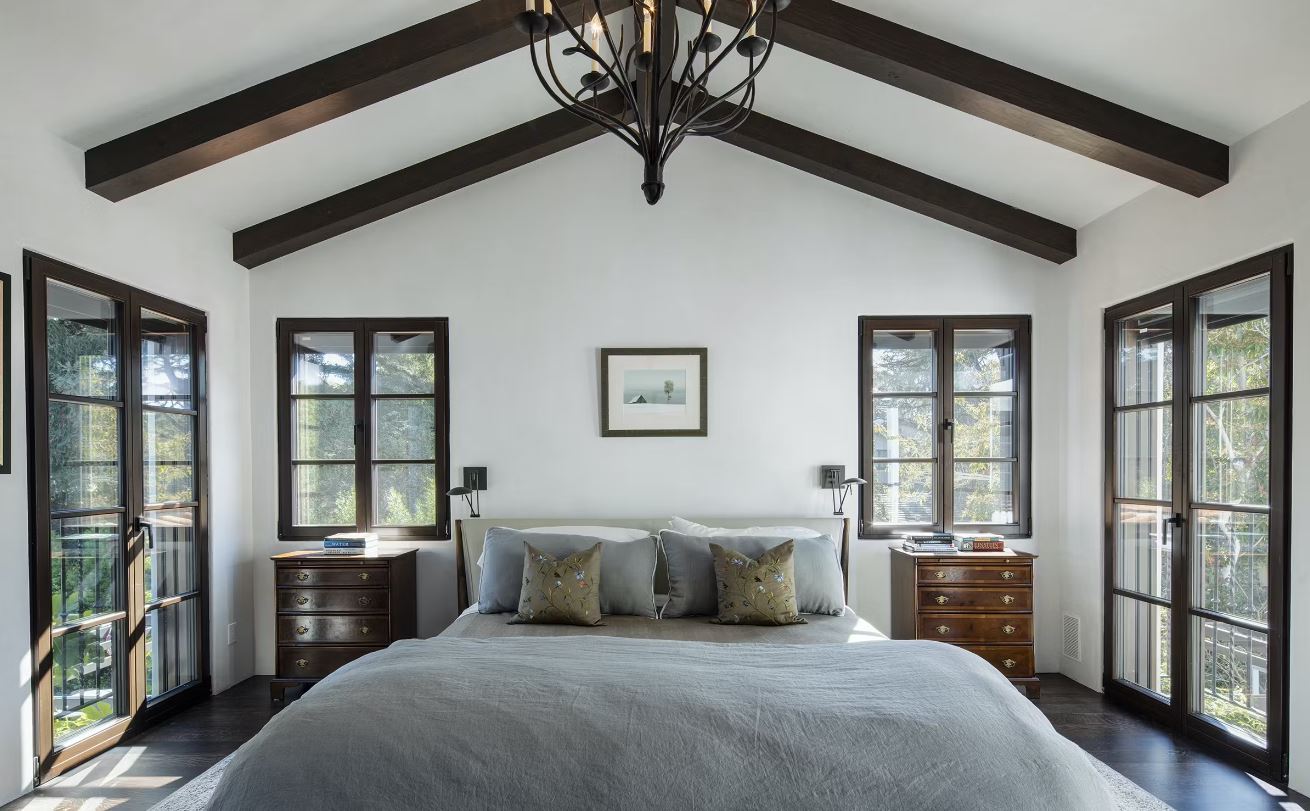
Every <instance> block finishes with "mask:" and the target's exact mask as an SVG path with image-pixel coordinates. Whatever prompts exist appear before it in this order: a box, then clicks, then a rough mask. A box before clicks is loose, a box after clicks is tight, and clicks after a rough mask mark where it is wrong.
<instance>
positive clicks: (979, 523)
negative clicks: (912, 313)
mask: <svg viewBox="0 0 1310 811" xmlns="http://www.w3.org/2000/svg"><path fill="white" fill-rule="evenodd" d="M1031 335H1032V322H1031V319H1030V318H1029V317H1028V316H987V317H982V316H968V317H913V318H907V317H900V316H895V317H891V316H888V317H883V316H865V317H862V318H861V319H860V437H861V439H860V478H862V479H864V480H865V481H866V482H867V484H866V485H865V486H864V488H863V494H862V502H861V504H862V509H861V515H860V535H861V537H865V538H878V537H890V536H895V535H897V534H899V533H901V532H907V531H914V530H938V531H973V532H989V533H995V534H998V535H1005V536H1007V537H1025V536H1027V535H1028V534H1029V532H1030V527H1031V519H1030V516H1031V485H1030V459H1031V449H1030V445H1031V441H1030V437H1031V431H1030V426H1029V422H1030V418H1029V414H1030V409H1031V406H1030V403H1029V398H1030V390H1031V381H1030V376H1031V373H1030V369H1031V365H1030V357H1029V355H1030V346H1031V341H1032V338H1031Z"/></svg>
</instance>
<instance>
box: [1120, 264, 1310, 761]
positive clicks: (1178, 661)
mask: <svg viewBox="0 0 1310 811" xmlns="http://www.w3.org/2000/svg"><path fill="white" fill-rule="evenodd" d="M1293 266H1294V251H1293V248H1292V246H1291V245H1288V246H1285V247H1282V248H1276V249H1274V250H1272V251H1269V252H1267V253H1263V254H1259V255H1257V256H1253V257H1250V258H1248V259H1244V260H1241V261H1239V262H1236V263H1234V264H1232V265H1229V266H1228V267H1224V268H1220V269H1219V270H1215V271H1211V272H1209V273H1205V274H1202V275H1200V276H1196V277H1194V278H1191V279H1186V280H1184V281H1182V282H1178V283H1176V284H1172V285H1169V286H1167V287H1164V288H1161V289H1159V290H1155V291H1152V292H1150V293H1146V294H1144V295H1141V296H1138V297H1136V298H1133V299H1130V300H1128V301H1125V302H1122V303H1120V304H1116V305H1114V306H1112V307H1108V308H1106V309H1105V310H1104V313H1103V316H1104V321H1103V328H1102V347H1103V359H1102V363H1103V364H1104V366H1103V379H1102V388H1103V389H1104V391H1103V392H1102V397H1103V398H1104V399H1103V412H1104V413H1103V414H1102V417H1103V436H1102V443H1103V458H1104V470H1103V475H1104V481H1103V493H1102V513H1103V524H1104V525H1103V528H1102V531H1103V546H1104V548H1103V555H1104V570H1103V574H1102V578H1103V580H1104V583H1103V588H1104V591H1103V592H1102V595H1103V596H1102V603H1103V604H1102V610H1103V612H1104V613H1103V618H1102V621H1103V625H1102V645H1103V647H1102V661H1101V668H1102V674H1101V683H1102V687H1103V689H1104V691H1105V695H1106V697H1107V698H1109V699H1110V700H1112V701H1114V702H1116V703H1118V704H1120V705H1122V706H1125V707H1127V708H1129V709H1131V710H1133V711H1134V712H1136V713H1137V714H1139V715H1142V716H1145V717H1147V718H1151V719H1153V720H1155V721H1157V722H1159V723H1161V724H1164V725H1166V726H1167V727H1169V728H1170V729H1172V730H1173V731H1175V732H1177V733H1179V734H1182V735H1184V736H1185V737H1187V738H1189V739H1191V740H1195V741H1199V742H1200V743H1202V744H1203V745H1205V746H1206V747H1207V748H1208V749H1210V750H1211V751H1213V752H1216V753H1218V754H1219V755H1220V756H1222V757H1224V758H1225V759H1227V760H1229V761H1231V762H1234V763H1237V764H1239V765H1241V766H1242V768H1244V769H1248V770H1250V771H1252V772H1253V773H1256V774H1259V775H1261V776H1264V777H1271V778H1273V779H1274V780H1276V781H1278V782H1286V780H1287V768H1288V762H1287V752H1288V740H1289V723H1290V719H1289V715H1288V697H1289V685H1290V683H1291V682H1290V669H1289V665H1290V662H1289V659H1290V650H1289V644H1288V639H1289V634H1288V632H1289V626H1290V621H1291V615H1290V603H1291V600H1290V597H1291V565H1290V563H1289V558H1290V555H1291V534H1290V532H1291V530H1290V521H1291V514H1290V506H1291V503H1292V501H1291V500H1292V492H1291V487H1292V473H1291V463H1292V383H1293V368H1292V349H1293V348H1292V335H1293V333H1292V318H1293V309H1292V301H1293V299H1292V293H1293V279H1294V273H1293ZM1266 273H1267V274H1268V275H1269V295H1270V301H1269V308H1270V309H1269V315H1270V367H1269V375H1270V378H1269V387H1268V388H1269V437H1270V439H1269V450H1270V465H1269V497H1270V503H1269V507H1268V510H1267V514H1268V515H1269V571H1268V581H1269V619H1268V622H1267V623H1266V625H1267V630H1266V631H1265V633H1266V638H1267V640H1268V642H1267V644H1268V662H1269V666H1268V668H1267V671H1266V673H1267V678H1268V679H1269V685H1268V690H1267V692H1266V695H1267V696H1268V699H1267V700H1268V710H1267V724H1268V727H1267V731H1266V738H1265V740H1266V745H1265V746H1264V747H1260V746H1258V745H1256V744H1254V743H1250V742H1248V741H1245V740H1242V739H1241V738H1240V737H1238V736H1236V735H1234V734H1232V733H1230V732H1228V731H1227V730H1225V729H1224V728H1223V727H1222V726H1221V725H1219V724H1217V723H1216V722H1214V721H1212V720H1210V719H1209V718H1207V717H1205V716H1203V715H1201V714H1198V713H1195V712H1193V711H1192V709H1191V690H1192V687H1193V684H1192V681H1193V678H1192V670H1191V664H1192V663H1191V661H1190V657H1191V654H1192V643H1193V639H1192V636H1193V634H1192V630H1191V619H1192V615H1193V614H1197V613H1198V610H1197V609H1196V607H1195V606H1193V604H1192V593H1193V591H1194V589H1193V585H1192V563H1193V560H1192V556H1191V552H1190V548H1189V547H1190V544H1191V541H1192V535H1191V533H1192V523H1193V522H1192V519H1191V513H1192V510H1193V509H1194V508H1200V509H1204V508H1205V504H1204V503H1203V502H1200V501H1197V500H1195V499H1193V498H1192V496H1191V493H1192V487H1193V479H1192V476H1193V474H1194V465H1193V461H1194V460H1193V458H1192V457H1193V452H1192V451H1191V450H1190V448H1189V443H1190V441H1191V438H1192V428H1193V425H1192V408H1191V406H1192V403H1193V400H1194V398H1195V396H1196V395H1195V393H1194V392H1193V391H1192V383H1193V377H1194V376H1195V374H1196V369H1195V368H1194V367H1193V364H1194V363H1196V362H1197V360H1198V358H1197V357H1193V356H1192V355H1193V352H1192V350H1193V344H1194V340H1193V338H1194V336H1193V332H1194V323H1195V322H1194V320H1193V319H1194V316H1195V310H1194V305H1195V301H1196V299H1197V298H1198V297H1199V296H1201V295H1203V294H1205V293H1208V292H1211V291H1213V290H1217V289H1220V288H1223V287H1226V286H1228V285H1232V284H1237V283H1239V282H1242V281H1246V280H1248V279H1252V278H1256V277H1258V276H1261V275H1264V274H1266ZM1164 305H1170V306H1171V307H1172V311H1171V317H1172V319H1173V322H1174V324H1175V328H1174V333H1175V338H1174V340H1175V347H1176V348H1177V349H1180V350H1181V352H1176V353H1175V356H1174V363H1173V381H1172V383H1173V396H1172V397H1171V398H1170V399H1169V400H1167V401H1161V402H1167V403H1169V404H1170V407H1171V408H1172V409H1173V414H1174V419H1173V429H1172V430H1173V436H1172V440H1173V442H1172V453H1173V462H1172V464H1173V473H1172V475H1173V482H1174V483H1173V491H1172V498H1171V499H1169V500H1168V501H1167V502H1160V503H1161V505H1162V506H1166V507H1167V508H1168V509H1170V510H1172V511H1173V512H1174V513H1175V514H1176V515H1178V516H1182V517H1183V524H1182V526H1178V527H1176V528H1175V531H1176V532H1178V533H1180V534H1181V536H1182V538H1183V541H1182V542H1173V541H1171V551H1170V566H1171V568H1170V573H1171V577H1172V580H1171V583H1170V597H1169V598H1168V599H1164V598H1157V597H1154V596H1150V595H1142V594H1140V593H1136V592H1133V591H1132V590H1129V589H1124V588H1118V587H1116V586H1115V572H1116V566H1117V565H1118V559H1117V556H1116V550H1115V546H1116V538H1115V506H1116V505H1117V504H1118V503H1120V502H1121V501H1143V502H1147V503H1149V500H1147V499H1130V498H1117V497H1116V492H1115V474H1116V470H1115V465H1114V462H1115V459H1116V453H1117V451H1116V448H1115V439H1116V435H1115V417H1116V415H1117V413H1118V412H1119V411H1120V410H1121V409H1122V407H1120V406H1119V405H1118V401H1117V398H1116V393H1117V384H1118V364H1117V362H1116V355H1117V351H1118V343H1117V340H1118V336H1117V334H1116V325H1117V322H1118V321H1119V320H1120V319H1122V318H1126V317H1130V316H1132V315H1135V314H1137V313H1140V312H1143V311H1145V310H1149V309H1152V308H1155V307H1161V306H1164ZM1189 361H1190V362H1189ZM1232 394H1233V393H1232V392H1225V393H1224V396H1232ZM1227 506H1228V505H1221V508H1223V507H1227ZM1237 511H1257V510H1252V509H1251V508H1246V509H1240V508H1238V509H1237ZM1116 596H1123V597H1128V598H1129V599H1134V600H1139V601H1142V602H1147V603H1153V604H1155V605H1159V606H1161V607H1162V608H1168V609H1169V610H1170V629H1169V631H1170V652H1169V653H1170V661H1169V670H1170V677H1171V683H1170V688H1171V690H1170V696H1169V697H1168V700H1167V701H1166V700H1164V699H1162V698H1160V697H1157V696H1156V695H1155V694H1153V693H1151V692H1150V691H1148V690H1146V689H1144V688H1141V687H1139V686H1137V685H1135V684H1133V683H1132V682H1129V681H1125V680H1122V679H1119V678H1117V676H1116V675H1115V669H1116V668H1115V655H1114V646H1115V637H1116V632H1117V626H1116V624H1115V597H1116ZM1216 617H1217V618H1219V620H1220V621H1221V622H1224V623H1228V624H1232V622H1233V621H1232V619H1231V618H1226V617H1224V616H1223V615H1216ZM1239 623H1240V621H1239Z"/></svg>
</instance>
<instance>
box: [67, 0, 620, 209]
mask: <svg viewBox="0 0 1310 811" xmlns="http://www.w3.org/2000/svg"><path fill="white" fill-rule="evenodd" d="M602 5H603V6H604V7H605V8H607V9H608V10H609V11H615V10H618V9H619V8H621V7H625V6H626V5H627V3H626V0H602ZM566 8H569V7H566ZM577 9H578V10H577V11H574V13H575V14H577V15H580V16H581V15H582V11H581V9H582V5H581V4H578V5H577ZM522 10H523V0H476V2H473V3H471V4H469V5H467V6H463V7H461V8H457V9H455V10H454V11H451V12H449V13H447V14H442V15H441V16H439V17H435V18H433V19H430V20H426V21H424V22H421V23H418V24H416V25H412V26H410V27H409V28H406V29H403V30H401V31H397V32H396V33H394V34H388V35H387V36H385V37H381V38H380V39H376V40H373V41H372V42H369V43H366V44H364V45H360V46H358V47H356V48H352V49H350V50H348V51H343V52H342V53H339V54H336V55H335V56H330V57H328V58H326V59H323V60H321V61H318V62H315V63H313V64H312V65H307V66H305V67H303V68H300V69H298V70H293V71H291V72H290V73H286V74H283V75H281V76H278V77H276V78H273V79H269V80H268V81H265V82H261V83H259V84H257V85H254V86H252V87H248V88H246V89H245V90H242V91H240V92H237V93H233V94H232V95H230V96H227V97H225V98H221V99H218V100H217V101H213V102H210V103H209V104H205V105H202V106H200V107H197V108H195V109H193V110H189V111H187V112H185V113H182V114H180V115H176V116H173V117H172V118H169V119H166V120H164V121H160V122H158V123H155V124H151V125H150V126H148V127H145V128H144V129H140V130H137V131H136V132H133V133H130V134H128V135H124V136H122V137H121V138H116V139H114V140H112V141H109V142H107V143H104V144H101V145H100V146H97V147H94V148H92V149H90V150H88V151H87V153H86V187H87V188H88V189H90V190H92V191H94V192H96V193H97V194H99V195H101V196H102V197H106V198H108V199H110V200H115V201H117V200H122V199H124V198H127V197H131V196H132V195H134V194H139V193H140V192H143V191H146V190H147V189H151V188H154V187H155V186H159V185H161V184H163V183H167V182H168V181H170V180H176V179H177V178H179V177H182V176H184V175H187V174H190V173H191V172H195V171H197V170H200V169H204V168H205V167H208V166H213V165H214V164H216V163H219V162H221V161H225V160H227V159H228V158H232V157H235V156H237V155H240V154H242V153H245V152H249V151H250V150H252V149H255V148H256V147H260V146H264V145H265V144H268V143H272V142H273V141H276V140H278V139H279V138H284V137H286V136H288V135H292V134H294V133H297V132H300V131H302V130H305V129H308V128H310V127H313V126H315V125H316V124H321V123H323V122H324V121H329V120H331V119H333V118H336V117H338V116H342V115H345V114H347V113H350V112H354V111H355V110H359V109H361V108H363V107H367V106H368V105H370V104H374V103H375V102H379V101H382V100H383V99H387V98H390V97H392V96H395V95H399V94H400V93H404V92H405V91H407V90H412V89H414V88H416V87H419V86H421V85H424V84H427V83H428V82H432V81H435V80H437V79H440V78H442V77H443V76H449V75H450V74H452V73H456V72H458V71H461V70H464V69H465V68H469V67H472V66H474V65H477V64H480V63H482V62H486V61H487V60H489V59H494V58H495V57H497V56H501V55H503V54H507V53H509V52H510V51H513V50H515V49H517V48H522V47H524V46H526V44H527V39H526V37H525V36H524V35H523V34H522V33H520V32H519V31H517V30H516V29H515V28H514V25H513V22H514V15H515V14H517V13H518V12H520V11H522ZM570 19H571V20H572V19H573V17H572V16H571V17H570ZM575 22H576V21H575ZM524 69H525V70H526V69H527V68H526V67H525V68H524Z"/></svg>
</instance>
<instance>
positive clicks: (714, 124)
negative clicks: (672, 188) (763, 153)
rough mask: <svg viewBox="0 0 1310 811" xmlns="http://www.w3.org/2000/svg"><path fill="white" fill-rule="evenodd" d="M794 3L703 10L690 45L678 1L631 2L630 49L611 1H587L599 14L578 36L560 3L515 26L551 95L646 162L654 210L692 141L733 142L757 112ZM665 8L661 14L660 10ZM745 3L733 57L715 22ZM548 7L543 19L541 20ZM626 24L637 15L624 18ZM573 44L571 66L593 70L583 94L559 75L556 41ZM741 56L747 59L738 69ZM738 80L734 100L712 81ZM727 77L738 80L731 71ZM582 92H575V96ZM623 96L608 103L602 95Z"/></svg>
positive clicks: (716, 1)
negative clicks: (610, 10) (784, 15)
mask: <svg viewBox="0 0 1310 811" xmlns="http://www.w3.org/2000/svg"><path fill="white" fill-rule="evenodd" d="M790 1H791V0H701V2H700V4H695V3H693V5H698V8H697V9H695V10H694V11H693V12H691V13H694V14H695V15H697V16H699V18H700V22H699V24H698V25H697V26H696V30H695V31H694V34H693V36H692V37H691V38H690V39H687V40H685V41H684V40H683V39H682V31H681V30H680V29H679V27H678V14H677V0H631V8H630V11H631V15H632V17H631V19H632V22H631V26H632V31H633V32H634V33H636V32H637V31H640V37H639V38H638V39H637V41H634V42H628V41H627V32H626V30H625V26H624V25H623V24H619V26H618V40H617V42H616V41H615V38H614V32H613V31H612V30H611V29H610V25H609V23H608V22H607V21H606V19H605V14H604V9H603V8H602V7H601V3H602V0H582V3H581V8H582V12H581V13H582V14H585V13H586V10H588V9H587V7H588V6H591V7H592V8H594V9H595V13H594V14H593V15H592V17H591V19H590V20H589V21H588V22H587V23H586V25H585V27H584V26H578V27H575V26H574V25H573V24H572V23H571V22H569V20H568V18H567V17H565V15H564V11H563V9H562V8H559V7H558V6H556V5H554V4H553V3H552V2H551V0H526V3H527V9H526V10H525V11H523V12H520V13H519V14H517V15H515V18H514V24H515V26H516V27H517V28H518V29H519V30H520V31H522V32H523V33H525V34H527V35H528V51H529V53H530V54H531V56H532V68H533V70H534V71H535V72H536V74H537V79H538V80H539V81H540V82H541V86H542V87H544V88H545V89H546V93H547V94H549V95H550V97H551V98H553V99H554V100H555V101H556V103H558V104H559V105H560V106H561V107H563V108H564V109H566V110H568V111H570V112H572V113H574V114H575V115H578V116H580V117H581V118H583V119H585V120H587V121H590V122H592V123H593V124H596V125H598V126H600V127H603V128H604V129H605V130H607V131H609V132H611V133H613V134H614V135H616V136H618V138H619V139H620V140H622V141H623V142H624V143H626V144H627V145H628V146H630V147H632V148H633V149H634V150H635V151H636V152H637V154H638V155H641V158H642V161H643V162H644V164H645V174H644V177H643V182H642V184H641V190H642V192H643V193H644V194H645V195H646V202H648V203H650V204H651V205H654V204H655V203H658V202H659V200H660V197H661V196H662V195H663V194H664V164H665V163H666V162H668V159H669V156H670V155H672V154H673V151H674V150H675V149H677V148H678V146H679V145H680V144H681V143H682V141H683V139H685V138H686V137H687V136H688V135H724V134H727V133H729V132H732V131H733V130H735V129H736V128H737V127H739V126H741V125H742V123H743V122H744V121H745V120H746V118H747V117H748V116H749V115H750V112H751V110H752V109H753V108H754V106H755V77H756V76H757V75H759V72H760V71H761V70H762V69H763V68H764V64H765V63H766V62H767V61H768V60H769V54H770V53H772V51H773V40H774V37H773V34H774V30H775V27H776V25H777V15H778V12H780V11H782V10H783V9H784V8H786V7H787V5H788V4H789V3H790ZM657 3H658V4H660V5H657ZM728 3H745V5H746V9H747V12H746V16H745V20H744V21H743V24H742V26H741V27H740V28H739V29H738V31H737V34H736V36H734V37H733V38H732V41H731V42H729V43H727V47H726V48H725V47H724V42H723V38H722V37H720V36H719V35H717V34H715V33H714V31H713V27H714V14H715V11H716V10H717V9H718V8H719V7H720V6H721V5H722V6H724V7H726V6H727V4H728ZM538 5H539V6H540V10H538ZM620 13H624V14H626V13H627V12H626V11H624V12H620ZM766 14H767V15H768V23H767V24H768V36H760V35H759V20H760V17H762V16H764V15H766ZM556 36H562V37H563V38H564V40H565V42H566V44H567V47H564V48H563V49H562V50H561V51H560V54H561V55H562V56H573V55H581V56H584V57H586V58H588V59H590V61H591V69H590V70H589V71H587V72H586V73H584V74H583V75H582V77H581V79H580V80H578V81H577V83H576V84H570V83H568V82H565V81H563V80H562V79H561V78H560V76H559V73H558V72H557V71H556V58H555V55H554V53H553V48H552V42H551V40H552V38H553V37H556ZM734 54H735V55H736V56H737V57H739V58H737V59H729V57H730V56H732V55H734ZM728 61H732V62H735V63H736V65H737V66H738V67H737V70H736V71H735V75H733V76H732V77H731V78H730V79H728V80H724V81H722V82H716V83H715V86H716V87H727V88H728V89H727V90H726V92H722V93H716V92H715V91H714V90H711V89H710V81H711V75H718V74H715V71H716V70H717V69H718V68H719V67H720V66H721V65H724V64H725V63H726V62H728ZM722 72H723V73H729V72H731V71H729V70H724V71H722ZM570 88H573V89H570ZM610 88H613V90H612V91H611V92H609V93H605V94H604V95H603V96H602V95H601V94H602V91H605V90H609V89H610Z"/></svg>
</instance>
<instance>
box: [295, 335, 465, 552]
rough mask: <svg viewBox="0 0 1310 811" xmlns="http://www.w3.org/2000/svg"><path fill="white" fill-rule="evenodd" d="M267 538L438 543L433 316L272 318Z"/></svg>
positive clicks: (438, 423) (438, 374) (439, 461)
mask: <svg viewBox="0 0 1310 811" xmlns="http://www.w3.org/2000/svg"><path fill="white" fill-rule="evenodd" d="M278 362H279V363H278V365H279V386H280V388H279V404H278V405H279V420H280V423H279V438H280V441H279V446H280V447H279V459H280V466H281V481H280V487H281V494H280V495H281V498H280V500H279V503H280V515H279V522H278V524H279V536H280V537H282V538H315V539H316V538H321V537H323V535H325V534H330V533H332V532H342V531H349V530H359V531H364V530H371V531H375V532H377V533H378V534H380V535H384V536H385V535H389V536H422V537H431V538H445V537H449V535H448V531H447V509H446V498H445V495H444V493H445V491H446V490H447V489H449V488H448V480H447V475H448V474H447V471H448V468H449V466H448V464H447V461H446V460H447V446H448V433H447V428H446V426H447V424H448V412H447V410H446V409H447V405H446V396H445V395H446V378H445V369H446V322H445V320H444V319H385V320H383V319H371V320H369V319H283V320H281V321H279V322H278Z"/></svg>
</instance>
